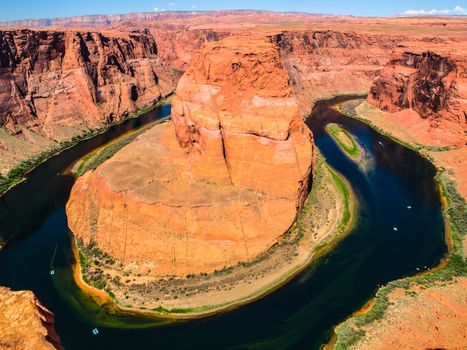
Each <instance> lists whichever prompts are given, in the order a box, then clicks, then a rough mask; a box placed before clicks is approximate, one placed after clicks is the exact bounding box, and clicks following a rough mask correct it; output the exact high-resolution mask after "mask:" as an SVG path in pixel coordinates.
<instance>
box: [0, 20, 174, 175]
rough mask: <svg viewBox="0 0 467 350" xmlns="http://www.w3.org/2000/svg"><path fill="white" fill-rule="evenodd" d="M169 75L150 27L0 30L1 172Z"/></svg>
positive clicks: (137, 103) (139, 100) (134, 101)
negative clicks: (77, 29) (94, 29)
mask: <svg viewBox="0 0 467 350" xmlns="http://www.w3.org/2000/svg"><path fill="white" fill-rule="evenodd" d="M176 79H178V76H174V75H172V73H171V72H170V70H169V69H167V68H165V67H163V66H162V65H161V63H160V61H159V60H158V56H157V46H156V43H155V41H154V38H153V36H152V35H151V33H150V32H149V30H139V29H133V30H129V31H127V32H125V33H122V32H105V31H101V32H95V31H94V32H88V31H34V30H29V29H22V30H19V29H18V30H3V31H0V127H2V134H1V135H0V172H3V171H5V170H8V168H11V167H12V165H15V162H16V163H17V162H18V161H21V160H24V159H27V158H29V157H30V156H31V155H33V154H34V153H39V152H40V151H43V150H44V146H45V147H51V146H52V145H54V144H57V143H58V142H59V141H62V140H65V139H70V138H71V137H73V136H75V135H77V134H80V133H82V132H83V131H85V130H88V129H93V128H97V127H100V126H102V125H103V124H105V123H108V122H111V121H114V120H118V119H121V118H123V117H125V116H127V115H128V114H130V113H132V112H134V111H136V110H137V109H138V108H140V107H143V106H145V105H147V106H151V105H152V104H153V103H154V101H156V100H157V99H158V98H160V97H161V96H164V95H166V94H168V93H169V92H170V91H172V90H173V88H174V81H175V80H176ZM12 137H14V138H13V139H12ZM19 143H22V145H18V144H19Z"/></svg>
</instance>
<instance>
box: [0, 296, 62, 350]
mask: <svg viewBox="0 0 467 350" xmlns="http://www.w3.org/2000/svg"><path fill="white" fill-rule="evenodd" d="M0 348H1V349H24V350H52V349H63V348H62V346H61V345H60V338H59V337H58V335H57V334H56V333H55V329H54V316H53V314H52V313H51V312H50V311H49V310H47V309H46V308H45V307H44V306H42V305H41V304H40V303H39V302H38V301H37V299H36V298H35V297H34V294H33V293H32V292H30V291H20V292H13V291H11V290H10V289H8V288H5V287H0Z"/></svg>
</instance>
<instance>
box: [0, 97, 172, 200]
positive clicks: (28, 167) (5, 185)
mask: <svg viewBox="0 0 467 350" xmlns="http://www.w3.org/2000/svg"><path fill="white" fill-rule="evenodd" d="M171 96H173V93H171V94H169V95H167V96H164V97H162V98H160V99H159V100H158V101H157V102H156V103H154V104H153V105H152V106H149V107H143V108H140V109H138V110H137V111H135V112H134V113H133V114H130V115H129V116H128V117H126V118H122V119H121V120H118V121H116V122H112V123H108V124H104V125H102V126H100V127H99V128H95V129H87V130H85V131H84V132H83V133H82V134H79V135H75V136H73V137H72V138H71V139H69V140H65V141H61V142H60V143H58V145H54V146H53V147H50V148H46V149H45V150H44V151H42V152H41V153H39V154H37V155H35V156H34V157H31V158H29V159H27V160H25V161H23V162H21V163H20V164H19V165H17V166H15V167H14V168H12V169H11V170H9V171H8V173H7V174H6V175H5V176H3V175H1V174H0V196H1V195H3V194H5V193H6V192H8V191H9V190H11V189H12V188H14V187H15V186H16V185H18V184H19V183H21V182H23V181H25V180H26V177H27V175H28V174H29V173H30V172H31V171H33V170H34V169H35V168H37V167H38V166H39V165H41V164H42V163H44V162H45V161H47V160H48V159H50V158H52V157H54V156H57V155H59V154H60V153H62V152H63V151H66V150H68V149H70V148H72V147H74V146H75V145H77V144H78V143H79V142H82V141H84V140H87V139H90V138H93V137H95V136H97V135H100V134H103V133H105V132H106V131H107V130H109V129H110V128H111V127H113V126H117V125H120V124H122V123H124V122H126V121H128V120H131V119H134V118H137V117H139V116H141V115H143V114H145V113H148V112H150V111H152V110H154V109H156V108H158V107H161V106H163V105H165V104H166V103H169V100H170V98H171Z"/></svg>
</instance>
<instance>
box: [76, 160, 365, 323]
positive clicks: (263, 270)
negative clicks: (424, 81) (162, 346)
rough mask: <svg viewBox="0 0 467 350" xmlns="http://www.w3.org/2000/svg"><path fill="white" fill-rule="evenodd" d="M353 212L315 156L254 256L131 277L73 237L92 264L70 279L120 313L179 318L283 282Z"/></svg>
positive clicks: (348, 224) (321, 249)
mask: <svg viewBox="0 0 467 350" xmlns="http://www.w3.org/2000/svg"><path fill="white" fill-rule="evenodd" d="M356 211H357V203H356V198H355V195H354V194H353V192H352V190H351V188H350V186H349V184H348V183H347V182H346V181H345V180H344V179H343V178H342V177H341V176H340V175H338V174H337V173H336V172H335V171H333V170H332V169H330V168H329V167H328V166H327V165H326V162H325V160H324V158H322V157H321V156H319V157H318V161H317V166H316V170H315V175H314V184H313V187H312V190H311V192H310V194H309V197H308V199H307V201H306V204H305V206H304V208H303V209H302V211H301V212H300V214H299V216H298V218H297V220H296V223H295V224H294V225H293V227H292V228H291V229H290V230H289V231H288V232H287V233H286V234H284V236H283V237H282V239H281V240H280V241H279V242H278V243H277V244H276V245H274V246H273V247H272V248H271V249H270V250H269V251H267V252H266V253H265V254H263V255H262V256H260V257H258V258H257V259H256V260H255V261H253V262H249V263H240V264H238V265H236V266H233V267H228V268H225V269H223V270H220V271H215V272H214V273H211V274H201V275H188V276H186V277H185V278H166V279H156V278H149V277H147V276H142V275H139V276H138V275H137V276H131V278H130V277H129V276H128V275H127V274H125V271H121V270H119V264H118V262H112V261H108V258H107V257H105V256H104V255H103V254H101V253H98V254H96V251H95V250H96V248H95V247H93V248H91V249H93V251H94V254H89V253H90V252H89V251H87V253H86V252H85V250H86V249H87V248H86V247H83V246H80V244H79V242H78V247H79V249H81V250H82V251H83V254H84V255H85V256H86V264H85V265H86V266H90V267H91V268H90V269H86V267H85V266H82V265H83V264H76V265H75V278H76V280H77V284H78V285H79V286H83V284H84V285H86V287H85V288H83V289H85V290H86V292H88V293H90V294H92V295H93V296H94V297H96V298H97V299H100V302H108V296H109V295H111V296H112V299H113V302H114V303H115V305H116V306H117V308H118V309H120V310H121V311H122V312H135V313H144V314H152V315H154V316H160V317H166V318H182V319H184V318H185V319H186V318H197V317H205V316H208V315H212V314H215V313H219V312H222V311H226V310H229V309H232V308H236V307H238V306H240V305H242V304H246V303H249V302H252V301H254V300H256V299H259V298H262V297H264V296H265V295H267V294H269V293H271V292H272V291H274V290H276V289H277V288H279V287H281V286H282V285H284V284H285V283H287V282H288V281H289V280H290V279H292V278H293V277H295V276H296V275H297V274H299V273H300V272H301V271H303V270H304V269H305V268H306V267H308V266H310V264H312V263H313V262H314V261H315V260H316V259H317V258H318V257H319V256H321V255H323V254H325V253H326V252H328V251H329V250H331V249H332V248H333V247H334V246H335V245H336V244H337V243H338V242H339V241H340V240H341V239H342V238H343V237H344V236H345V235H346V234H347V233H348V232H349V231H350V229H351V228H352V227H353V225H354V224H355V221H356ZM78 256H79V254H78ZM96 256H97V258H96ZM81 260H82V259H81ZM106 261H107V262H106ZM94 266H99V270H97V269H95V268H93V267H94ZM83 268H84V269H83ZM83 270H84V271H83ZM95 276H99V278H98V279H95V278H94V277H95ZM86 280H87V281H88V282H89V281H91V282H90V283H91V284H93V285H96V283H97V285H98V286H99V287H100V288H102V289H103V290H106V291H107V293H108V294H107V293H106V294H107V296H105V297H102V298H101V295H102V294H101V293H102V290H99V289H96V288H89V284H87V283H85V281H86Z"/></svg>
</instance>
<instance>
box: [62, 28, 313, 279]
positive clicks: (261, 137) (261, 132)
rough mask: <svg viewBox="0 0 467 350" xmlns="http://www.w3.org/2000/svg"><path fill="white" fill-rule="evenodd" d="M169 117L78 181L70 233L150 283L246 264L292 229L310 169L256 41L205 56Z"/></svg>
mask: <svg viewBox="0 0 467 350" xmlns="http://www.w3.org/2000/svg"><path fill="white" fill-rule="evenodd" d="M172 108H173V109H172V121H171V122H170V123H166V124H162V125H159V126H156V127H154V128H152V129H151V130H149V131H148V132H146V133H145V134H143V135H141V136H140V137H139V138H138V139H137V140H136V141H135V142H133V143H132V144H131V145H129V146H127V147H125V148H124V149H123V150H121V151H120V152H118V153H117V154H116V155H115V156H114V157H113V158H112V159H111V160H109V161H107V162H106V163H104V164H103V165H102V166H100V167H99V168H98V169H97V170H96V171H94V172H91V173H87V174H86V175H85V176H83V177H82V178H80V179H79V180H78V181H77V183H76V185H75V186H74V188H73V190H72V193H71V196H70V201H69V203H68V205H67V213H68V218H69V225H70V228H71V229H72V231H73V233H74V234H75V235H76V236H77V237H78V238H79V239H82V240H83V243H84V244H88V243H90V242H94V243H95V244H96V245H97V246H98V247H99V248H100V249H101V250H103V251H105V252H106V253H108V254H109V255H111V256H112V257H114V258H116V259H117V260H119V261H121V262H123V263H124V264H125V265H128V266H132V269H133V270H134V271H144V272H145V273H147V274H149V275H155V276H166V275H179V276H184V275H187V274H190V273H200V272H212V271H214V270H216V269H222V268H224V267H226V266H232V265H235V264H236V263H238V262H241V261H251V260H254V259H255V258H256V257H258V256H259V255H260V254H261V253H263V252H265V251H266V250H267V249H269V248H270V247H271V246H272V245H273V244H275V243H276V242H277V240H278V239H279V237H280V236H281V235H283V234H284V233H285V232H286V231H287V230H288V228H289V227H290V226H291V225H292V223H293V221H294V219H295V216H296V214H297V210H298V209H299V208H300V206H301V205H302V204H303V201H304V199H305V198H306V194H307V188H308V181H309V176H310V172H311V169H312V163H313V143H312V136H311V134H310V131H309V130H308V129H307V128H306V126H305V125H304V121H303V117H302V115H301V113H300V111H299V105H298V102H297V100H296V98H295V96H294V94H293V92H292V90H291V88H290V86H289V76H288V74H287V71H286V70H285V68H284V65H283V62H282V60H281V56H280V50H279V48H278V47H277V45H275V44H273V43H270V42H268V41H266V40H265V39H264V38H258V39H255V40H251V38H250V40H248V41H247V40H243V39H242V38H241V37H240V38H235V39H232V38H227V39H223V40H221V41H219V42H213V43H208V44H206V45H205V46H204V48H203V49H202V50H201V51H200V52H198V53H197V54H195V55H194V57H193V59H192V61H191V63H190V65H189V68H188V70H187V71H186V73H185V75H184V76H183V77H182V79H181V80H180V82H179V84H178V87H177V93H176V97H175V99H174V101H173V107H172Z"/></svg>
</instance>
